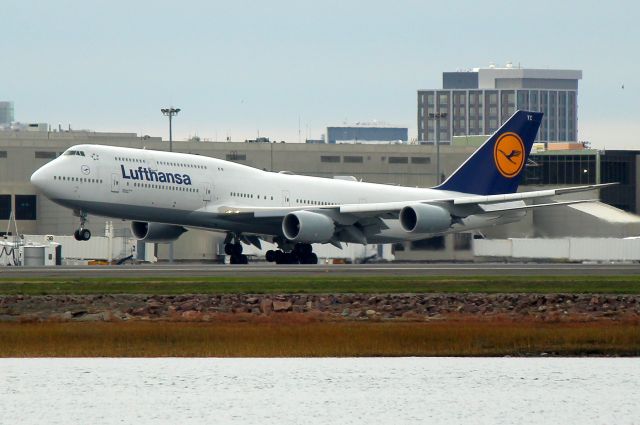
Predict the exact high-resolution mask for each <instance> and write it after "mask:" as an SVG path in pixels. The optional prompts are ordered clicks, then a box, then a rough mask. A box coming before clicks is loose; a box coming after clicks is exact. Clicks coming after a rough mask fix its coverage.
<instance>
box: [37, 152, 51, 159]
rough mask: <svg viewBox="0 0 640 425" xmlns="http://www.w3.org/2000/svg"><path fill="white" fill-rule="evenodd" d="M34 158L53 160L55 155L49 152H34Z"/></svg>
mask: <svg viewBox="0 0 640 425" xmlns="http://www.w3.org/2000/svg"><path fill="white" fill-rule="evenodd" d="M35 156H36V158H37V159H55V157H56V153H55V152H49V151H36V152H35Z"/></svg>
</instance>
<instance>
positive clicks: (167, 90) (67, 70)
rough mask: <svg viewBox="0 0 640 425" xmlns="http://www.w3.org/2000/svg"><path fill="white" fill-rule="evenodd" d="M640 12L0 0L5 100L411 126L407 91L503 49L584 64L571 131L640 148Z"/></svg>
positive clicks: (230, 132) (274, 130)
mask: <svg viewBox="0 0 640 425" xmlns="http://www.w3.org/2000/svg"><path fill="white" fill-rule="evenodd" d="M639 16H640V7H639V6H638V3H637V2H634V1H624V2H617V1H606V2H604V1H581V2H573V1H572V2H563V1H558V0H556V1H541V0H536V1H520V2H514V1H496V0H483V1H468V2H463V1H452V0H448V1H439V2H429V1H409V0H394V1H376V0H368V1H348V0H338V1H336V0H323V1H305V0H282V1H277V0H275V1H253V2H250V1H245V0H234V1H228V0H227V1H217V0H202V1H200V0H180V1H164V0H154V1H146V0H127V1H121V0H109V1H102V0H94V1H86V0H84V1H55V0H51V1H30V0H2V1H1V2H0V54H1V55H2V56H1V57H2V59H1V62H0V100H12V101H14V102H15V111H16V112H15V116H16V120H18V121H28V122H35V121H37V122H49V123H51V124H54V125H56V126H57V124H58V123H62V124H63V126H65V127H66V125H67V124H69V123H70V124H71V125H72V127H73V128H76V129H80V128H86V129H92V130H96V131H131V132H136V133H140V134H149V135H152V136H163V137H167V135H168V129H167V127H168V125H167V123H166V119H165V118H163V117H162V115H161V113H160V108H161V107H163V106H169V105H174V106H176V107H179V108H182V112H180V115H179V116H178V117H177V118H176V120H175V122H174V123H175V126H174V128H175V132H174V137H175V138H179V139H182V138H187V137H190V136H193V135H198V136H200V137H201V138H209V139H216V138H217V139H220V140H222V139H224V138H225V137H227V136H230V137H232V138H233V139H236V140H244V139H245V138H255V137H256V136H257V135H258V134H260V136H267V137H271V138H272V139H277V140H287V141H297V140H298V129H299V128H300V129H301V138H302V139H303V140H304V138H305V137H307V136H311V137H313V138H316V137H319V136H320V134H321V133H323V132H324V127H326V126H327V125H335V124H341V123H343V122H345V121H348V122H355V121H373V120H378V121H382V122H387V123H391V124H399V125H403V126H408V127H409V134H410V137H416V135H417V132H416V90H418V89H421V88H439V87H441V85H442V81H441V75H442V72H443V71H455V70H456V69H468V68H474V67H485V66H487V65H489V63H490V62H495V63H496V64H497V65H499V66H500V65H504V64H505V63H506V62H508V61H511V62H513V63H514V65H517V64H520V65H521V66H523V67H528V68H559V69H581V70H583V79H582V80H581V81H580V86H579V95H578V104H579V114H578V116H579V132H580V133H579V138H580V140H589V141H591V142H592V144H593V145H594V146H596V147H606V148H615V147H617V148H620V147H624V148H638V149H640V136H639V133H640V120H639V119H638V113H639V112H640V106H639V105H640V66H639V65H640V64H639V62H640V53H639V52H640V47H639V45H640V43H639V42H640V21H639V20H638V17H639ZM623 85H624V89H623V88H622V86H623ZM299 123H300V125H299Z"/></svg>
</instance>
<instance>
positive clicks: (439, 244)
mask: <svg viewBox="0 0 640 425" xmlns="http://www.w3.org/2000/svg"><path fill="white" fill-rule="evenodd" d="M411 249H412V250H413V251H440V250H443V249H444V236H435V237H433V238H429V239H422V240H419V241H413V242H411Z"/></svg>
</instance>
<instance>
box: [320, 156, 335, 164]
mask: <svg viewBox="0 0 640 425" xmlns="http://www.w3.org/2000/svg"><path fill="white" fill-rule="evenodd" d="M320 162H340V157H339V156H337V155H322V156H321V157H320Z"/></svg>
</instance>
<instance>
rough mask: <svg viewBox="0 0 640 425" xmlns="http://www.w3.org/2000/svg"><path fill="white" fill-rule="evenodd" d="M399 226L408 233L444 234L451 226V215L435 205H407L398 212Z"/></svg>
mask: <svg viewBox="0 0 640 425" xmlns="http://www.w3.org/2000/svg"><path fill="white" fill-rule="evenodd" d="M400 226H402V229H403V230H404V231H405V232H408V233H439V232H444V231H445V230H447V229H448V228H449V227H450V226H451V214H449V212H448V211H447V210H445V209H444V208H442V207H439V206H436V205H428V204H417V205H409V206H406V207H404V208H402V209H401V210H400Z"/></svg>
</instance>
